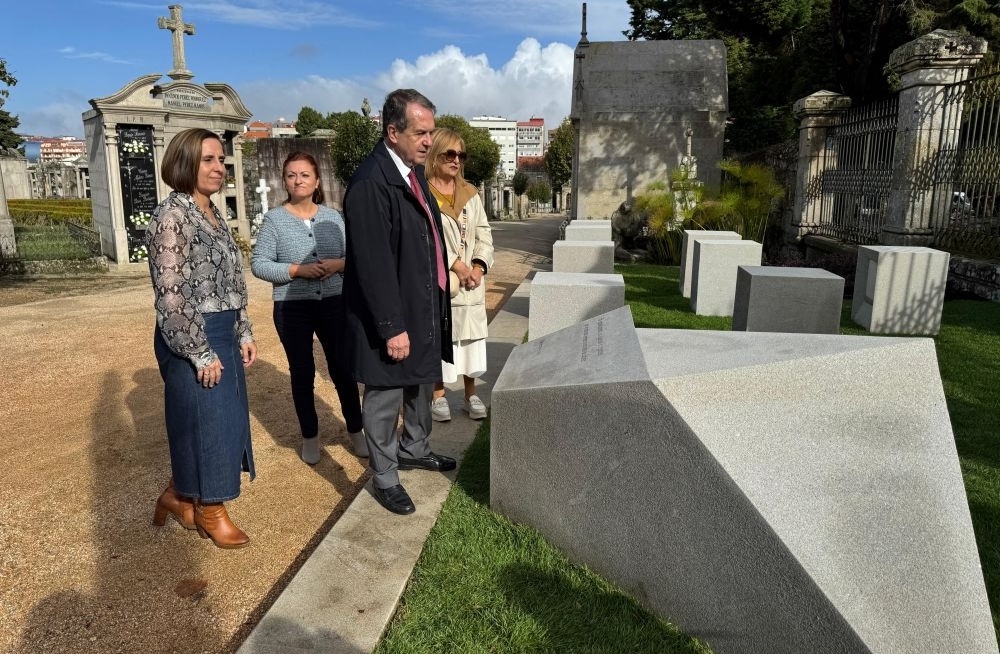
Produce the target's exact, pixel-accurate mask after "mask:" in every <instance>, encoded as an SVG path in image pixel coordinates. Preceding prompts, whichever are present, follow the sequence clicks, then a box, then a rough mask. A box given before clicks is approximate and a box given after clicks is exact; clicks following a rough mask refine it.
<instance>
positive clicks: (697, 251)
mask: <svg viewBox="0 0 1000 654" xmlns="http://www.w3.org/2000/svg"><path fill="white" fill-rule="evenodd" d="M761 252H762V246H761V244H760V243H758V242H757V241H737V240H722V239H697V240H695V241H694V260H693V262H692V265H691V271H692V272H691V308H692V309H694V312H695V313H696V314H698V315H699V316H731V315H733V307H734V305H735V301H736V269H737V268H738V267H740V266H759V265H760V257H761Z"/></svg>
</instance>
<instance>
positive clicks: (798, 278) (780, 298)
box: [733, 266, 844, 334]
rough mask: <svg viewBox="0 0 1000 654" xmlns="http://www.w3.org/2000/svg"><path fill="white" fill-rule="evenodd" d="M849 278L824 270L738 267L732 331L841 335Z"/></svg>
mask: <svg viewBox="0 0 1000 654" xmlns="http://www.w3.org/2000/svg"><path fill="white" fill-rule="evenodd" d="M843 305H844V278H843V277H841V276H840V275H834V274H833V273H832V272H829V271H827V270H823V269H821V268H781V267H777V266H739V267H738V268H737V270H736V299H735V304H734V306H733V331H746V332H786V333H797V334H839V333H840V313H841V309H842V308H843Z"/></svg>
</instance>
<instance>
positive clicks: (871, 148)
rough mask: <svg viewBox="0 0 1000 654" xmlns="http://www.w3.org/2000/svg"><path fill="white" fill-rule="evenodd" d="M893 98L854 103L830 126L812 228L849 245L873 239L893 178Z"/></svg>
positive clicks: (896, 112) (896, 103)
mask: <svg viewBox="0 0 1000 654" xmlns="http://www.w3.org/2000/svg"><path fill="white" fill-rule="evenodd" d="M898 107H899V101H898V98H893V99H891V100H884V101H882V102H878V103H874V104H870V105H866V106H863V107H857V108H854V109H851V110H849V111H847V112H846V113H845V114H844V117H843V119H842V120H841V122H840V124H839V125H838V126H836V127H834V128H833V129H831V130H830V133H829V134H828V142H827V147H826V149H825V152H824V155H823V156H824V158H825V161H824V162H823V171H824V172H823V175H822V180H821V187H822V189H821V190H820V192H819V197H820V202H821V212H822V215H823V216H824V217H827V218H828V219H827V220H824V221H823V223H822V224H821V225H819V226H818V228H817V229H816V230H815V231H816V233H819V234H822V235H823V236H829V237H831V238H835V239H838V240H842V241H846V242H848V243H858V244H862V245H867V244H871V243H878V236H879V232H881V231H882V227H883V225H885V219H886V213H887V209H888V205H889V188H890V182H891V178H892V158H893V148H894V146H895V142H896V123H897V119H898V115H899V109H898Z"/></svg>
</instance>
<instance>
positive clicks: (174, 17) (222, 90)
mask: <svg viewBox="0 0 1000 654" xmlns="http://www.w3.org/2000/svg"><path fill="white" fill-rule="evenodd" d="M169 9H170V17H169V18H159V19H158V22H157V25H158V27H159V28H160V29H166V30H170V31H171V32H172V35H173V70H171V71H170V72H169V73H167V77H168V78H169V80H166V81H164V80H163V79H162V77H163V76H162V75H161V74H160V73H153V74H150V75H144V76H142V77H139V78H136V79H134V80H132V81H131V82H129V83H128V84H126V85H125V86H123V87H122V88H121V89H120V90H119V91H117V92H116V93H113V94H112V95H109V96H107V97H104V98H96V99H93V100H91V101H90V104H91V106H92V107H93V109H91V110H89V111H87V112H85V113H84V114H83V125H84V133H85V137H86V140H87V154H88V160H89V161H88V163H89V167H90V177H91V196H92V201H93V216H94V228H95V229H96V230H97V231H98V232H100V235H101V251H102V252H103V254H104V255H105V256H107V257H108V258H109V259H111V260H113V261H115V262H117V263H118V264H124V263H138V262H142V261H145V260H146V251H145V248H144V246H143V241H144V233H145V230H146V225H147V224H148V223H149V219H150V217H151V215H152V213H153V210H154V209H155V208H156V205H157V204H158V203H159V202H160V201H161V200H163V199H164V198H165V197H166V196H167V195H168V194H169V193H170V188H168V187H167V186H166V185H165V184H164V183H163V182H162V181H161V180H160V162H161V161H162V159H163V154H164V152H165V151H166V147H167V144H169V143H170V140H171V139H172V138H173V137H174V136H175V135H176V134H177V133H178V132H180V131H182V130H185V129H188V128H191V127H203V128H205V129H209V130H212V131H213V132H216V133H217V134H218V135H219V136H220V137H221V138H222V141H223V144H224V147H225V154H226V168H227V180H226V184H225V185H224V186H223V188H222V190H221V191H220V192H219V193H218V194H216V195H215V196H213V197H212V201H213V202H214V203H215V205H216V206H217V207H219V209H220V210H221V211H223V212H224V214H225V216H224V217H225V218H226V220H227V222H228V224H229V227H230V229H231V230H232V231H233V232H234V233H236V234H238V235H239V236H241V237H242V238H243V239H245V240H246V241H247V242H249V240H250V224H249V222H248V220H247V216H246V210H245V207H244V200H243V197H244V196H243V169H242V151H241V145H240V140H239V138H238V137H239V136H240V135H241V134H242V133H243V126H244V125H245V124H246V121H247V120H248V119H249V118H250V116H251V113H250V111H249V110H247V108H246V106H244V104H243V101H242V100H241V99H240V97H239V95H237V93H236V91H235V90H233V88H232V87H230V86H229V85H228V84H222V83H207V82H206V83H204V84H195V83H194V82H192V81H191V80H192V79H193V78H194V73H192V72H191V71H189V70H188V69H187V68H186V66H185V63H184V41H183V38H184V35H185V34H194V25H192V24H189V23H185V22H184V21H183V19H182V16H181V11H182V7H181V6H180V5H170V7H169Z"/></svg>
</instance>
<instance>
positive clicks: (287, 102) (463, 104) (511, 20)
mask: <svg viewBox="0 0 1000 654" xmlns="http://www.w3.org/2000/svg"><path fill="white" fill-rule="evenodd" d="M168 4H170V3H169V2H166V1H164V2H141V1H138V2H137V1H119V0H37V1H35V2H7V3H4V9H3V17H4V20H3V23H4V27H3V38H2V39H0V59H4V60H6V62H7V71H8V72H9V73H11V74H12V75H13V76H14V77H15V78H17V85H16V86H14V87H13V88H11V89H9V90H10V97H9V98H8V99H7V102H6V104H5V105H4V109H5V110H6V111H9V112H10V113H12V114H14V115H16V116H18V118H19V119H20V121H21V125H20V127H19V128H18V130H17V131H18V132H19V133H21V134H31V135H39V136H61V135H68V136H83V121H82V118H81V115H82V114H83V112H84V111H87V110H88V109H90V104H89V100H90V99H91V98H101V97H106V96H109V95H112V94H113V93H115V92H116V91H118V90H119V89H120V88H122V87H123V86H125V85H126V84H127V83H128V82H130V81H131V80H133V79H135V78H136V77H139V76H141V75H147V74H150V73H157V72H158V73H162V74H164V75H166V73H167V71H169V70H170V69H171V68H172V63H173V59H172V49H171V34H170V32H169V31H167V30H161V29H158V28H157V18H158V17H161V16H162V17H168V16H169V15H170V12H169V10H168V9H167V5H168ZM179 4H181V5H182V6H183V7H184V22H186V23H193V24H194V26H195V34H194V35H193V36H185V38H184V50H185V59H186V64H187V68H188V69H189V70H190V71H192V72H193V73H194V75H195V77H194V79H193V81H194V82H195V83H199V84H204V83H205V82H224V83H227V84H229V85H230V86H232V87H233V88H234V89H235V90H236V92H237V93H238V94H239V95H240V97H241V98H242V99H243V102H244V103H245V104H246V106H247V107H248V108H249V109H250V111H252V112H253V114H254V118H255V119H259V120H267V121H273V120H275V119H277V118H280V117H284V118H286V119H288V120H294V118H295V116H296V115H297V114H298V111H299V109H300V108H301V107H303V106H310V107H312V108H314V109H316V110H317V111H319V112H321V113H323V114H326V113H328V112H331V111H344V110H347V109H354V110H359V109H360V107H361V103H362V100H363V99H364V98H365V97H367V98H369V102H370V104H371V106H372V108H373V111H375V112H378V110H379V108H380V107H381V105H382V101H383V99H384V98H385V95H386V93H387V92H388V91H391V90H392V89H395V88H401V87H412V88H416V89H418V90H420V91H421V92H423V93H424V94H425V95H427V96H428V97H429V98H430V99H431V100H432V101H433V102H434V103H435V104H436V105H437V107H438V112H439V113H441V114H457V115H460V116H465V117H466V118H469V117H472V116H474V115H484V114H489V115H499V116H504V117H506V118H509V119H514V120H526V119H528V118H530V117H532V116H538V117H542V118H545V121H546V126H548V127H550V128H553V127H556V126H558V124H559V122H560V121H561V120H562V119H563V118H564V117H566V116H567V115H568V114H569V105H570V96H571V84H570V82H571V77H572V70H573V48H574V47H575V46H576V44H577V42H578V41H579V38H580V26H581V7H582V2H581V1H580V0H368V1H363V0H302V1H300V2H279V1H278V0H188V1H187V2H185V1H184V0H180V2H179ZM630 13H631V12H630V10H629V8H628V4H627V2H626V0H589V1H588V2H587V36H588V38H589V40H591V41H622V40H624V39H625V37H624V36H622V32H623V31H624V30H627V29H628V27H629V25H628V20H629V16H630ZM164 81H169V80H168V79H167V78H166V77H164Z"/></svg>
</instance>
